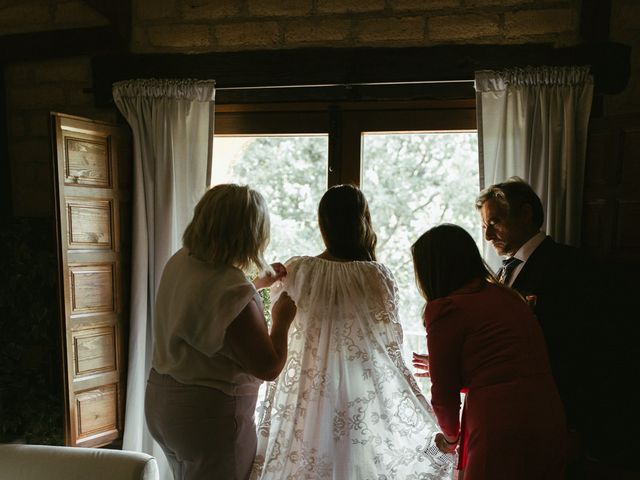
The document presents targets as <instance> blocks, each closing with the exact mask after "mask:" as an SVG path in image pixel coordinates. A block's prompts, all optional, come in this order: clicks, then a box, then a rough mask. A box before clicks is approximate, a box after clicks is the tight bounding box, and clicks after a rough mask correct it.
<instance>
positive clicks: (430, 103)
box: [214, 99, 476, 187]
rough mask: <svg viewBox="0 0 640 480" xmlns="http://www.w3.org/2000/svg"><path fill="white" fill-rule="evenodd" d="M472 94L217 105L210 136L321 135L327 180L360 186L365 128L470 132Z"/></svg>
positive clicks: (473, 114) (473, 115) (473, 124)
mask: <svg viewBox="0 0 640 480" xmlns="http://www.w3.org/2000/svg"><path fill="white" fill-rule="evenodd" d="M475 130H476V107H475V100H474V99H461V100H420V101H411V100H406V101H397V100H392V101H384V100H380V101H363V102H357V101H345V102H331V103H327V102H314V103H269V104H222V105H216V113H215V129H214V142H215V135H283V134H305V133H307V134H326V135H328V138H329V152H328V165H327V172H328V174H327V175H328V178H327V185H328V187H331V186H333V185H338V184H342V183H352V184H355V185H360V181H361V178H362V164H361V154H362V135H363V133H366V132H420V131H438V132H451V131H475Z"/></svg>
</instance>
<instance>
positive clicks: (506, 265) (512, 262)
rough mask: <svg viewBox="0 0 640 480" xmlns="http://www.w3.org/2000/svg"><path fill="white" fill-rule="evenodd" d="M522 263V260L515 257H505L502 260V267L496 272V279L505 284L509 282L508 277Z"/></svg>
mask: <svg viewBox="0 0 640 480" xmlns="http://www.w3.org/2000/svg"><path fill="white" fill-rule="evenodd" d="M521 263H522V260H520V259H519V258H516V257H510V258H505V259H504V260H502V268H501V269H500V271H499V272H498V280H499V281H500V283H503V284H505V285H508V284H509V278H510V277H511V274H512V273H513V271H514V270H515V268H516V267H517V266H518V265H520V264H521Z"/></svg>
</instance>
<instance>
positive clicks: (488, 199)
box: [476, 177, 611, 479]
mask: <svg viewBox="0 0 640 480" xmlns="http://www.w3.org/2000/svg"><path fill="white" fill-rule="evenodd" d="M476 208H477V209H478V211H479V212H480V215H481V217H482V223H483V229H484V236H485V239H486V240H487V241H488V242H490V243H491V245H492V246H493V248H494V249H495V251H496V252H497V253H498V254H499V255H501V256H503V257H504V260H503V267H502V268H501V269H500V271H499V272H498V276H499V279H500V281H501V282H503V283H504V284H506V285H508V286H510V287H512V288H513V289H515V290H517V291H518V292H520V293H521V294H522V295H523V297H525V298H526V299H527V301H528V302H529V303H530V305H531V306H532V308H533V309H534V311H535V313H536V316H537V317H538V320H539V322H540V325H541V327H542V330H543V333H544V337H545V340H546V343H547V349H548V353H549V359H550V362H551V367H552V370H553V375H554V378H555V380H556V385H557V387H558V391H559V393H560V396H561V397H562V400H563V402H564V405H565V412H566V416H567V423H568V427H569V430H570V433H571V435H570V437H571V438H572V440H573V441H572V448H573V452H572V453H573V456H574V458H577V459H580V458H582V460H584V458H583V456H584V454H585V453H588V452H590V451H593V452H594V455H595V450H597V449H599V445H598V444H599V443H600V442H602V439H601V438H599V437H601V435H602V433H603V432H604V431H606V429H604V428H603V427H602V425H603V422H607V420H608V418H606V416H607V415H608V413H607V412H606V411H603V408H606V400H605V399H603V393H605V392H603V383H602V381H603V377H604V376H606V375H609V374H610V373H611V372H607V371H606V369H607V368H608V367H607V363H606V362H603V361H602V359H601V358H600V357H601V354H602V352H603V349H604V350H605V351H606V350H608V349H609V348H610V346H609V345H610V342H609V340H610V339H609V333H608V332H607V331H606V325H607V322H606V319H605V318H601V315H603V314H604V315H606V312H603V298H604V299H606V295H604V292H605V291H607V289H603V288H602V285H603V284H604V283H606V280H605V279H604V277H603V276H602V275H601V274H600V273H599V269H598V268H596V264H595V263H594V262H592V261H591V260H589V259H588V258H587V257H586V255H584V254H583V253H582V252H581V251H580V250H579V249H577V248H573V247H569V246H567V245H562V244H559V243H556V242H555V241H554V240H553V239H552V238H551V237H549V236H547V235H545V233H544V232H542V231H541V230H540V229H541V227H542V224H543V222H544V211H543V208H542V203H541V201H540V198H539V197H538V196H537V195H536V193H535V192H534V191H533V189H532V188H531V187H530V186H529V185H528V184H527V183H526V182H524V181H523V180H521V179H519V178H517V177H514V178H512V179H509V180H508V181H506V182H503V183H499V184H496V185H492V186H490V187H488V188H487V189H485V190H483V191H482V192H481V193H480V196H479V197H478V199H477V201H476ZM603 326H604V328H602V327H603ZM583 463H584V462H583V461H578V462H573V464H572V465H571V466H570V469H569V471H570V474H569V477H568V478H576V479H577V478H584V477H583V475H584V473H583V472H582V470H581V465H582V464H583Z"/></svg>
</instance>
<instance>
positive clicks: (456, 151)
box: [212, 101, 481, 391]
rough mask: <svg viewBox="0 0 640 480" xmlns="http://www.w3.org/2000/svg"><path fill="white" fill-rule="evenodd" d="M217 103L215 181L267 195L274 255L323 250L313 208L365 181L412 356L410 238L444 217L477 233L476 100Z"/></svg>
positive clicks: (414, 297) (420, 334) (415, 325)
mask: <svg viewBox="0 0 640 480" xmlns="http://www.w3.org/2000/svg"><path fill="white" fill-rule="evenodd" d="M217 109H218V111H217V113H216V131H215V138H214V153H213V156H214V158H213V168H212V183H214V184H216V183H223V182H228V181H231V182H237V183H248V184H250V185H252V186H253V187H255V188H256V189H257V190H259V191H260V192H261V193H263V194H264V195H265V197H266V199H267V202H268V203H269V210H270V213H271V217H272V242H271V245H270V248H269V250H268V252H267V255H268V257H267V258H268V260H269V261H285V260H286V259H287V258H290V257H291V256H294V255H317V254H318V253H320V252H321V251H322V250H323V249H324V247H323V245H322V242H321V239H320V235H319V232H318V227H317V219H316V217H317V213H316V212H317V205H318V202H319V200H320V198H321V196H322V194H323V193H324V191H325V190H326V188H327V187H328V186H331V185H335V184H340V183H355V184H357V185H359V186H360V187H361V188H362V190H363V192H364V193H365V195H366V196H367V199H368V200H369V203H370V207H371V213H372V220H373V224H374V228H375V230H376V232H377V234H378V250H377V254H378V259H379V260H380V261H381V262H382V263H384V264H385V265H387V266H388V267H389V268H390V269H391V271H392V272H393V273H394V276H395V278H396V281H397V282H398V286H399V291H400V299H401V305H400V311H401V318H402V322H403V328H404V332H405V355H406V358H407V360H410V355H411V352H412V351H426V342H425V334H424V327H423V326H422V320H421V311H422V307H423V303H424V302H423V301H422V299H421V298H420V296H419V294H418V291H417V289H416V287H415V281H414V276H413V266H412V263H411V254H410V246H411V244H412V243H413V242H414V241H415V240H416V239H417V237H418V236H419V235H420V234H421V233H422V232H424V231H425V230H426V229H428V228H429V227H431V226H433V225H436V224H438V223H442V222H453V223H457V224H460V225H462V226H464V227H465V228H466V229H467V230H469V232H470V233H471V234H472V235H474V236H475V237H476V238H477V239H478V242H480V238H481V231H480V226H479V221H478V219H477V214H476V213H475V210H474V208H473V201H474V198H475V196H476V194H477V191H478V185H479V181H478V160H477V159H478V157H477V138H476V133H475V107H474V105H473V103H472V102H469V101H457V102H451V101H449V102H442V101H439V102H435V101H434V102H386V103H385V102H371V103H358V104H349V103H344V104H331V105H322V104H307V105H287V104H282V105H276V106H272V105H258V106H253V107H248V106H235V107H234V106H227V105H223V106H218V107H217ZM408 364H409V365H410V361H408ZM427 387H428V383H426V382H422V388H423V390H425V391H427Z"/></svg>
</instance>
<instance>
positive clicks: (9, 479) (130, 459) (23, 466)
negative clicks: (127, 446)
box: [0, 444, 159, 480]
mask: <svg viewBox="0 0 640 480" xmlns="http://www.w3.org/2000/svg"><path fill="white" fill-rule="evenodd" d="M158 478H159V477H158V465H157V464H156V460H155V458H154V457H152V456H151V455H147V454H146V453H139V452H131V451H126V450H107V449H100V448H79V447H58V446H51V445H22V444H3V445H0V480H45V479H46V480H158Z"/></svg>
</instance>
